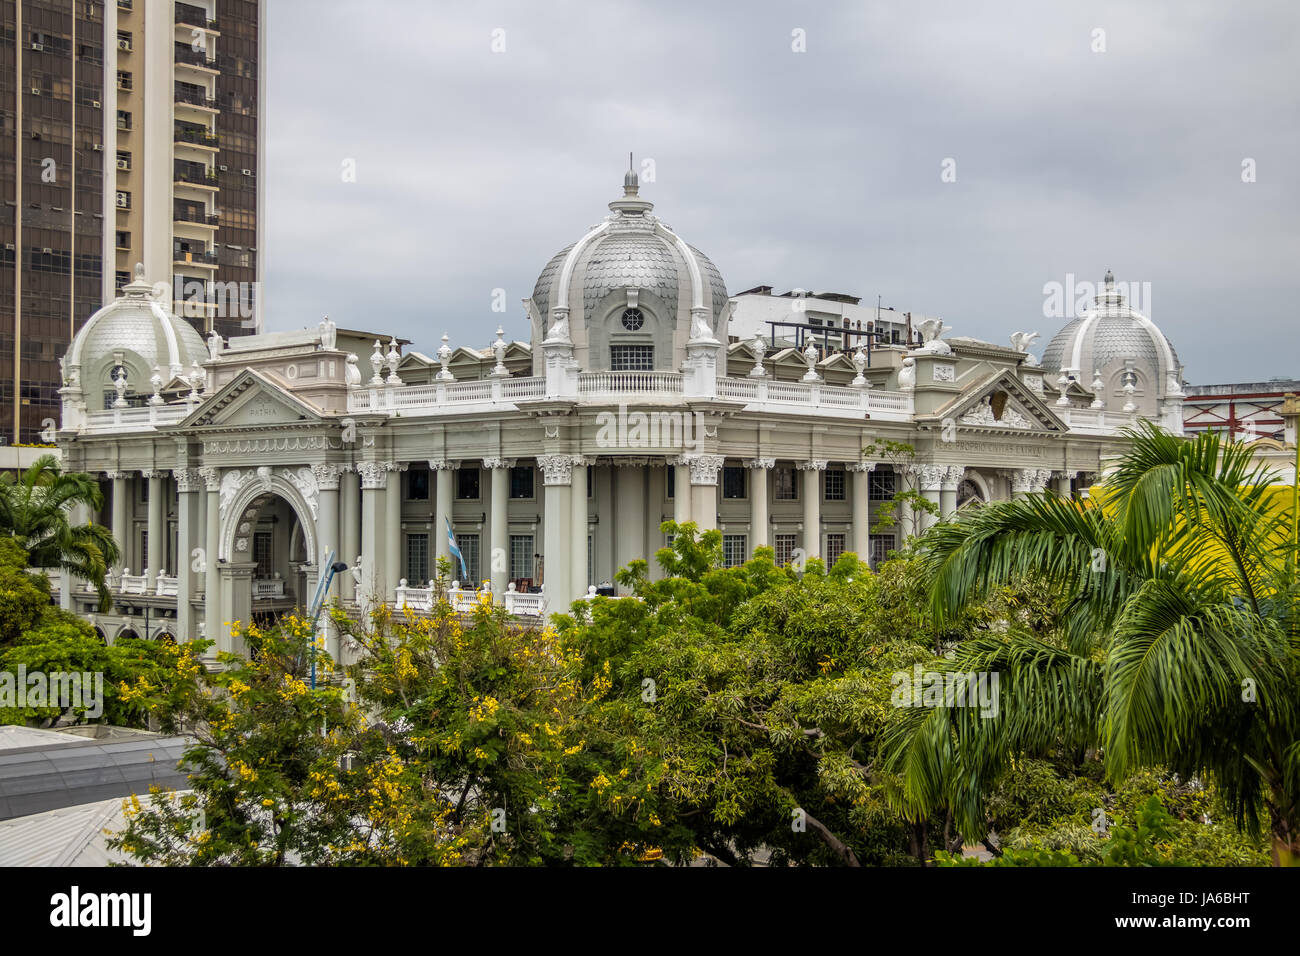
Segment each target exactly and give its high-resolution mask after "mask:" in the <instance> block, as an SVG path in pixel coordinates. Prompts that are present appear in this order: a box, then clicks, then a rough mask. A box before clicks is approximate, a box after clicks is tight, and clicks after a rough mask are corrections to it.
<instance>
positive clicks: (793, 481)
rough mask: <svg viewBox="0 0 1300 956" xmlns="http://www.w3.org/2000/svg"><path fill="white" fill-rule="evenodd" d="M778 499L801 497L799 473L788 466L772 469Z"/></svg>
mask: <svg viewBox="0 0 1300 956" xmlns="http://www.w3.org/2000/svg"><path fill="white" fill-rule="evenodd" d="M772 470H773V472H774V473H773V475H772V481H773V483H774V484H775V486H776V492H775V495H776V500H777V501H796V500H798V498H799V473H798V472H797V471H795V470H794V469H793V468H791V467H789V466H788V465H787V466H778V467H777V468H774V469H772Z"/></svg>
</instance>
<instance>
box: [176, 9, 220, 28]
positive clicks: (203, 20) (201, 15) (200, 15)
mask: <svg viewBox="0 0 1300 956" xmlns="http://www.w3.org/2000/svg"><path fill="white" fill-rule="evenodd" d="M176 25H177V26H184V27H202V28H204V29H206V30H215V29H216V28H217V21H216V20H213V19H210V18H209V17H208V11H206V10H204V9H203V8H202V7H196V6H194V5H193V4H190V3H178V4H176Z"/></svg>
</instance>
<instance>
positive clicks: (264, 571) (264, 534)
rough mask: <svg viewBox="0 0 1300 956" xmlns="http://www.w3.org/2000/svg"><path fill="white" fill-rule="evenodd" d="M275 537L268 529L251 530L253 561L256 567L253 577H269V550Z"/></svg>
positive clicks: (270, 572)
mask: <svg viewBox="0 0 1300 956" xmlns="http://www.w3.org/2000/svg"><path fill="white" fill-rule="evenodd" d="M274 541H275V539H274V538H273V537H272V535H271V532H270V531H255V532H253V561H254V562H256V564H257V568H256V570H254V571H253V577H255V578H269V577H270V576H271V574H272V571H271V550H272V546H273V544H274Z"/></svg>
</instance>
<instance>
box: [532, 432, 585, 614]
mask: <svg viewBox="0 0 1300 956" xmlns="http://www.w3.org/2000/svg"><path fill="white" fill-rule="evenodd" d="M537 467H538V468H540V469H541V471H542V482H543V486H544V488H545V501H544V503H543V514H542V536H543V537H542V540H543V545H542V547H543V553H542V560H543V561H544V562H545V563H544V564H543V565H542V574H543V579H542V583H543V590H544V592H545V595H546V608H547V612H548V613H550V614H563V613H566V612H567V611H568V610H569V605H570V604H572V603H573V601H574V600H575V599H576V598H577V597H578V595H576V594H574V590H573V578H572V567H571V565H572V556H571V554H570V551H569V549H570V548H571V547H572V546H573V541H572V540H571V535H572V529H573V504H572V501H573V487H572V482H573V456H572V455H539V456H538V457H537ZM584 507H585V504H584ZM584 543H585V542H584Z"/></svg>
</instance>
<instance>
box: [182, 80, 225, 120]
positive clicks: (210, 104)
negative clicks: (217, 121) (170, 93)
mask: <svg viewBox="0 0 1300 956" xmlns="http://www.w3.org/2000/svg"><path fill="white" fill-rule="evenodd" d="M173 98H174V101H175V103H176V105H177V106H183V107H190V108H192V109H197V110H205V111H210V112H212V113H218V112H220V110H218V109H217V98H216V97H215V96H212V95H210V94H209V93H208V91H207V90H206V89H205V88H203V87H200V86H195V85H194V84H191V83H177V84H176V86H175V91H174V97H173Z"/></svg>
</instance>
